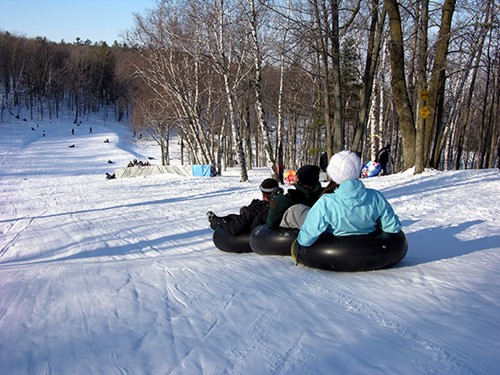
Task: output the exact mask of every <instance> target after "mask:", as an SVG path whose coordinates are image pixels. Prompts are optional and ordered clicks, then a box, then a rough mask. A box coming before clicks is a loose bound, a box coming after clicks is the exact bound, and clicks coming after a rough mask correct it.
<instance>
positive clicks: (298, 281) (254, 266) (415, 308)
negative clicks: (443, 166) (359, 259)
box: [0, 119, 500, 375]
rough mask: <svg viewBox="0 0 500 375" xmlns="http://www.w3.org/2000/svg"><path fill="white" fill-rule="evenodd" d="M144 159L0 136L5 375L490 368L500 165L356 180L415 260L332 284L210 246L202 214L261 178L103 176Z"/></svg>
mask: <svg viewBox="0 0 500 375" xmlns="http://www.w3.org/2000/svg"><path fill="white" fill-rule="evenodd" d="M90 126H91V127H92V129H93V132H92V133H90V132H89V127H90ZM31 127H33V128H34V129H35V130H32V129H31ZM72 128H74V129H75V135H72V134H71V129H72ZM43 132H45V136H43ZM105 139H109V141H110V142H109V143H105V142H104V140H105ZM73 144H74V145H75V147H73V148H70V147H68V146H70V145H73ZM149 156H151V157H154V158H155V159H154V160H152V161H153V162H157V161H158V159H159V150H158V148H157V147H154V146H153V145H151V144H150V143H147V142H141V141H138V140H137V139H136V138H134V137H133V136H132V134H131V132H130V131H129V130H128V129H127V128H126V127H124V126H123V125H119V124H116V123H113V122H109V121H108V122H106V121H103V120H99V119H93V120H86V121H84V122H83V123H82V124H81V125H79V126H76V125H74V124H72V123H71V121H68V122H64V121H54V122H50V121H46V122H39V123H37V122H31V121H27V122H23V121H18V122H14V121H13V122H8V123H0V280H1V285H2V287H1V290H0V334H1V340H0V374H9V375H15V374H496V373H498V367H499V366H500V345H498V342H499V341H498V338H499V337H500V319H499V314H500V273H499V272H498V269H499V268H500V251H499V250H500V235H499V234H500V223H499V221H498V218H499V217H500V210H499V208H498V197H499V196H500V178H499V171H498V170H497V169H494V170H474V171H469V170H467V171H450V172H438V171H426V172H425V173H423V174H421V175H417V176H415V175H413V174H412V173H411V171H410V172H406V173H401V174H395V175H390V176H386V177H378V178H371V179H366V180H364V181H365V183H366V184H367V185H368V186H369V187H372V188H376V189H378V190H380V191H382V192H383V193H384V195H385V196H386V197H387V198H388V199H389V201H390V202H391V204H392V205H393V207H394V209H395V211H396V213H397V214H398V215H399V217H400V219H401V220H402V222H403V225H404V230H405V233H406V234H407V237H408V241H409V250H408V254H407V256H406V258H405V259H404V260H403V261H402V262H401V263H400V264H398V265H397V266H395V267H393V268H390V269H384V270H379V271H372V272H359V273H335V272H327V271H321V270H316V269H311V268H306V267H303V266H300V265H299V266H296V265H295V264H294V262H293V261H292V259H291V257H280V256H260V255H257V254H228V253H224V252H221V251H219V250H217V249H216V248H215V247H214V245H213V243H212V230H211V229H209V227H208V225H207V224H208V223H207V221H206V219H205V212H206V211H208V210H213V211H215V212H216V213H217V214H227V213H231V212H237V210H238V209H239V207H240V206H242V205H244V204H248V202H249V201H250V200H251V199H253V198H255V197H258V196H259V194H258V184H259V183H260V181H261V180H262V179H263V178H266V177H268V172H267V171H266V170H265V169H254V170H251V171H250V172H249V175H250V182H246V183H239V182H238V181H239V173H238V171H237V170H232V169H231V170H229V171H226V172H224V173H223V176H221V177H216V178H207V177H205V178H199V177H182V176H178V175H173V174H164V175H156V176H149V177H137V178H128V179H116V180H106V178H105V173H106V172H108V173H112V172H113V171H114V169H117V168H122V167H125V166H126V165H127V164H128V162H129V161H130V160H133V159H139V160H147V158H148V157H149ZM108 160H111V161H113V162H114V164H109V163H108Z"/></svg>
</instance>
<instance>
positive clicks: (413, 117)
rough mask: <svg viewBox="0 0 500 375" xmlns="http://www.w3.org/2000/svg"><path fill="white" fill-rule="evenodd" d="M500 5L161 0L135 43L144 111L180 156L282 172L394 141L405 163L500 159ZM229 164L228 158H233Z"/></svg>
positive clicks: (142, 19) (487, 163) (453, 0)
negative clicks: (179, 139)
mask: <svg viewBox="0 0 500 375" xmlns="http://www.w3.org/2000/svg"><path fill="white" fill-rule="evenodd" d="M498 13H499V8H498V5H497V4H496V3H495V2H494V1H493V0H478V1H472V2H471V1H460V0H445V1H442V2H429V1H427V0H423V1H417V2H413V1H407V0H384V1H382V0H381V1H379V0H371V1H361V0H346V1H339V0H331V1H328V2H325V1H317V0H273V1H271V0H210V1H208V0H189V1H187V0H176V1H173V0H162V1H159V2H158V3H157V5H156V8H155V9H153V10H152V11H151V12H148V13H147V14H146V15H145V16H137V19H136V26H135V28H134V30H133V31H132V32H131V33H130V34H129V39H128V42H129V43H131V44H132V45H140V46H141V47H142V48H140V49H138V50H137V52H138V54H139V55H140V59H138V60H137V61H135V64H134V65H135V71H136V73H137V75H138V77H140V79H141V95H139V96H138V97H137V99H138V102H137V105H136V106H134V113H135V114H136V115H139V114H140V118H141V120H142V121H144V126H148V127H149V129H151V132H152V133H153V134H156V136H157V140H158V142H159V144H160V145H162V148H163V149H164V150H165V151H166V152H167V154H168V144H169V141H168V140H169V134H170V131H171V129H172V128H174V127H176V128H178V129H181V131H182V134H183V137H184V138H183V142H185V143H186V145H187V146H188V149H189V150H191V153H192V155H194V158H195V159H196V161H197V162H202V163H210V164H213V165H217V166H218V168H221V167H222V166H224V165H227V164H231V163H232V162H235V163H238V164H239V166H240V168H241V179H242V180H245V179H246V178H247V176H246V168H247V165H249V166H250V167H251V166H254V165H268V166H269V167H270V168H273V169H276V167H277V166H280V165H285V167H286V168H293V167H296V166H298V165H301V164H304V163H309V162H313V163H317V162H318V157H319V154H320V153H321V152H324V151H326V152H328V154H329V155H331V154H332V153H334V152H337V151H339V150H342V149H345V148H349V149H352V150H355V151H357V152H359V153H360V154H361V155H362V157H363V159H364V160H370V159H373V158H374V157H375V154H376V151H377V150H378V149H379V148H380V147H382V146H385V145H386V144H391V146H392V151H393V158H394V161H395V170H396V171H400V170H406V169H409V168H412V167H415V171H416V173H419V172H422V171H423V170H424V169H425V168H436V169H458V168H486V167H494V166H496V167H498V166H499V163H500V161H499V159H500V142H499V137H500V132H499V123H500V121H499V117H500V106H499V103H500V44H499V41H500V38H499V30H500V27H499V26H500V25H499V15H498ZM221 161H222V162H221Z"/></svg>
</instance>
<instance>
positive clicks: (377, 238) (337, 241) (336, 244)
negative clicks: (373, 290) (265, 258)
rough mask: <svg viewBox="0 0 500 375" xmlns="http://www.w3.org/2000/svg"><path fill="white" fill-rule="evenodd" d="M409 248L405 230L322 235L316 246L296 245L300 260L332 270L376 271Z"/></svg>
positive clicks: (391, 262)
mask: <svg viewBox="0 0 500 375" xmlns="http://www.w3.org/2000/svg"><path fill="white" fill-rule="evenodd" d="M407 251H408V241H407V240H406V236H405V234H404V233H403V231H400V232H399V233H386V232H376V233H373V234H368V235H362V236H342V237H341V236H332V235H322V236H321V237H320V238H319V239H318V240H317V241H316V242H315V243H314V244H313V245H312V246H308V247H305V246H301V245H299V243H298V242H297V241H295V242H294V243H293V246H292V256H293V259H294V260H295V261H296V262H297V264H299V263H301V264H303V265H305V266H308V267H313V268H320V269H324V270H330V271H347V272H353V271H372V270H376V269H380V268H385V267H389V266H392V265H394V264H396V263H398V262H399V261H401V260H402V259H403V258H404V257H405V255H406V252H407Z"/></svg>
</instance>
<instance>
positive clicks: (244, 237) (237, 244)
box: [213, 228, 252, 253]
mask: <svg viewBox="0 0 500 375" xmlns="http://www.w3.org/2000/svg"><path fill="white" fill-rule="evenodd" d="M249 239H250V232H245V233H242V234H239V235H237V236H232V235H231V234H229V233H228V232H226V231H225V230H224V229H222V228H217V229H216V230H214V235H213V241H214V245H215V247H217V248H218V249H219V250H221V251H224V252H226V253H251V252H252V248H251V247H250V244H249Z"/></svg>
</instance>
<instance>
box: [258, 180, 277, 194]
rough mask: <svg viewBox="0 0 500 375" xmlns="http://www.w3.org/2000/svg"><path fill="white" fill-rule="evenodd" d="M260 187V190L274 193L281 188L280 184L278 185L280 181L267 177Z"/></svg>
mask: <svg viewBox="0 0 500 375" xmlns="http://www.w3.org/2000/svg"><path fill="white" fill-rule="evenodd" d="M259 187H260V191H262V192H263V193H267V194H270V193H274V192H275V191H276V190H278V189H279V188H280V186H279V185H278V181H276V180H275V179H272V178H266V179H265V180H264V181H262V183H261V184H260V186H259Z"/></svg>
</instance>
